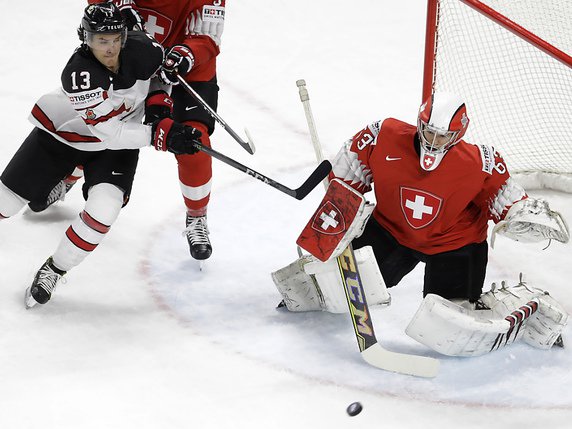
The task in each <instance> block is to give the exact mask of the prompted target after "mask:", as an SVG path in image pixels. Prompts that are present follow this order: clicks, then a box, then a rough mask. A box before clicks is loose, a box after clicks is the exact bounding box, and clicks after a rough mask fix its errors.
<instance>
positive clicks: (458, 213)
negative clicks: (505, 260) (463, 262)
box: [369, 119, 498, 254]
mask: <svg viewBox="0 0 572 429" xmlns="http://www.w3.org/2000/svg"><path fill="white" fill-rule="evenodd" d="M416 133H417V129H416V127H414V126H412V125H409V124H406V123H404V122H401V121H398V120H395V119H387V120H385V121H384V122H383V125H382V127H381V130H380V132H379V134H378V136H377V138H376V140H375V148H374V150H372V151H371V155H370V159H369V167H370V169H371V172H372V176H373V182H374V184H375V186H374V188H375V196H376V200H377V206H376V208H375V210H374V213H373V216H374V218H375V219H376V220H377V221H378V222H379V223H380V224H381V225H382V226H383V227H384V228H385V229H387V230H388V231H389V232H390V233H391V234H392V235H393V237H395V238H396V239H397V241H398V242H399V243H401V244H402V245H404V246H407V247H409V248H412V249H415V250H418V251H420V252H423V253H426V254H435V253H441V252H445V251H449V250H454V249H458V248H460V247H462V246H465V245H467V244H470V243H478V242H482V241H484V240H485V239H486V235H487V222H488V208H487V205H488V200H489V199H490V198H491V197H492V195H493V194H494V193H496V190H498V189H486V187H487V186H486V185H485V182H486V180H487V177H489V178H490V177H491V174H490V173H487V172H485V171H483V161H482V158H481V154H480V150H479V148H478V147H476V146H474V145H470V144H468V143H465V142H464V141H461V142H459V143H458V144H457V145H455V146H454V147H453V148H452V149H451V150H450V151H449V152H448V153H447V154H446V155H445V157H444V159H443V161H442V162H441V164H440V165H439V167H438V168H437V169H436V170H433V171H425V170H423V169H422V168H421V167H420V165H419V155H418V153H417V151H416V150H415V145H414V141H415V140H414V139H415V138H416V137H415V136H416Z"/></svg>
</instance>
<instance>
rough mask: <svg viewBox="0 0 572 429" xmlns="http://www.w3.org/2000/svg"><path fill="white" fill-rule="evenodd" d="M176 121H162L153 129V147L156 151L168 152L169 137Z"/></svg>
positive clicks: (168, 119) (166, 119)
mask: <svg viewBox="0 0 572 429" xmlns="http://www.w3.org/2000/svg"><path fill="white" fill-rule="evenodd" d="M173 123H174V121H173V120H172V119H170V118H165V119H161V120H160V121H159V122H157V124H156V125H155V126H154V127H153V146H155V149H157V150H161V151H163V152H165V151H166V150H167V136H168V135H169V131H171V127H172V126H173Z"/></svg>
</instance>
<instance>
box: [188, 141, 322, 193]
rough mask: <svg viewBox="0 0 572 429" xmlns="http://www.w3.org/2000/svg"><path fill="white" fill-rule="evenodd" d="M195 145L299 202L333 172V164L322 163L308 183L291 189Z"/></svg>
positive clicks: (200, 146)
mask: <svg viewBox="0 0 572 429" xmlns="http://www.w3.org/2000/svg"><path fill="white" fill-rule="evenodd" d="M193 145H194V146H195V147H196V148H197V149H198V150H200V151H202V152H205V153H206V154H207V155H210V156H212V157H213V158H216V159H218V160H219V161H222V162H224V163H225V164H228V165H230V166H231V167H234V168H236V169H237V170H240V171H242V172H243V173H246V174H248V175H249V176H252V177H254V178H255V179H258V180H260V181H261V182H264V183H266V184H267V185H269V186H272V187H273V188H275V189H278V190H279V191H281V192H284V193H285V194H287V195H290V196H291V197H294V198H296V199H297V200H301V199H303V198H304V197H305V196H306V195H308V194H309V193H310V192H311V191H312V190H313V189H314V188H315V187H316V186H318V185H319V184H320V182H321V181H322V180H323V179H324V177H326V176H327V175H328V174H329V172H330V171H331V170H332V164H330V162H329V161H327V160H326V161H322V162H321V163H320V165H318V166H317V167H316V169H315V170H314V171H313V172H312V174H310V176H308V178H307V179H306V181H305V182H304V183H302V185H301V186H300V187H299V188H296V189H291V188H289V187H287V186H285V185H283V184H282V183H279V182H277V181H275V180H272V179H271V178H270V177H268V176H265V175H264V174H261V173H258V172H257V171H255V170H253V169H252V168H250V167H247V166H246V165H243V164H241V163H240V162H238V161H235V160H234V159H232V158H230V157H228V156H226V155H223V154H222V153H220V152H217V151H216V150H214V149H212V148H210V147H208V146H205V145H202V144H200V143H199V142H195V141H194V142H193Z"/></svg>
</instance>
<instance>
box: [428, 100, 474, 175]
mask: <svg viewBox="0 0 572 429" xmlns="http://www.w3.org/2000/svg"><path fill="white" fill-rule="evenodd" d="M468 125H469V118H468V117H467V109H466V107H465V103H464V102H463V100H461V99H460V98H459V97H457V96H455V95H453V94H448V93H444V92H443V93H434V94H433V95H431V97H429V99H427V100H426V101H425V102H424V103H423V104H422V105H421V108H420V109H419V117H418V120H417V132H418V134H419V141H420V149H421V156H420V160H419V162H420V164H421V168H423V169H424V170H426V171H432V170H435V169H436V168H437V167H438V166H439V164H440V163H441V161H442V160H443V157H444V156H445V155H446V154H447V151H448V150H449V149H451V148H452V147H453V146H454V145H455V144H457V143H458V142H459V141H460V140H461V138H462V137H463V135H464V134H465V131H467V127H468Z"/></svg>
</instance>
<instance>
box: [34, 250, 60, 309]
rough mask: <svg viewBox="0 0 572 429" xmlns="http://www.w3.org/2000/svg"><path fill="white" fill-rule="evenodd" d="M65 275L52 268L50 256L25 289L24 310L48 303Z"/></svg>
mask: <svg viewBox="0 0 572 429" xmlns="http://www.w3.org/2000/svg"><path fill="white" fill-rule="evenodd" d="M65 273H66V272H65V271H62V270H60V269H58V268H56V267H55V266H54V263H53V260H52V257H51V256H50V257H49V258H48V260H47V261H46V262H44V265H42V266H41V267H40V269H39V270H38V272H37V273H36V276H35V277H34V281H33V282H32V284H31V285H30V287H28V288H27V289H26V294H25V305H26V308H32V307H34V306H35V305H36V304H45V303H46V302H48V301H49V300H50V298H51V297H52V293H53V292H54V290H55V288H56V285H57V284H58V282H59V280H60V279H61V278H62V277H63V276H64V274H65Z"/></svg>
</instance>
